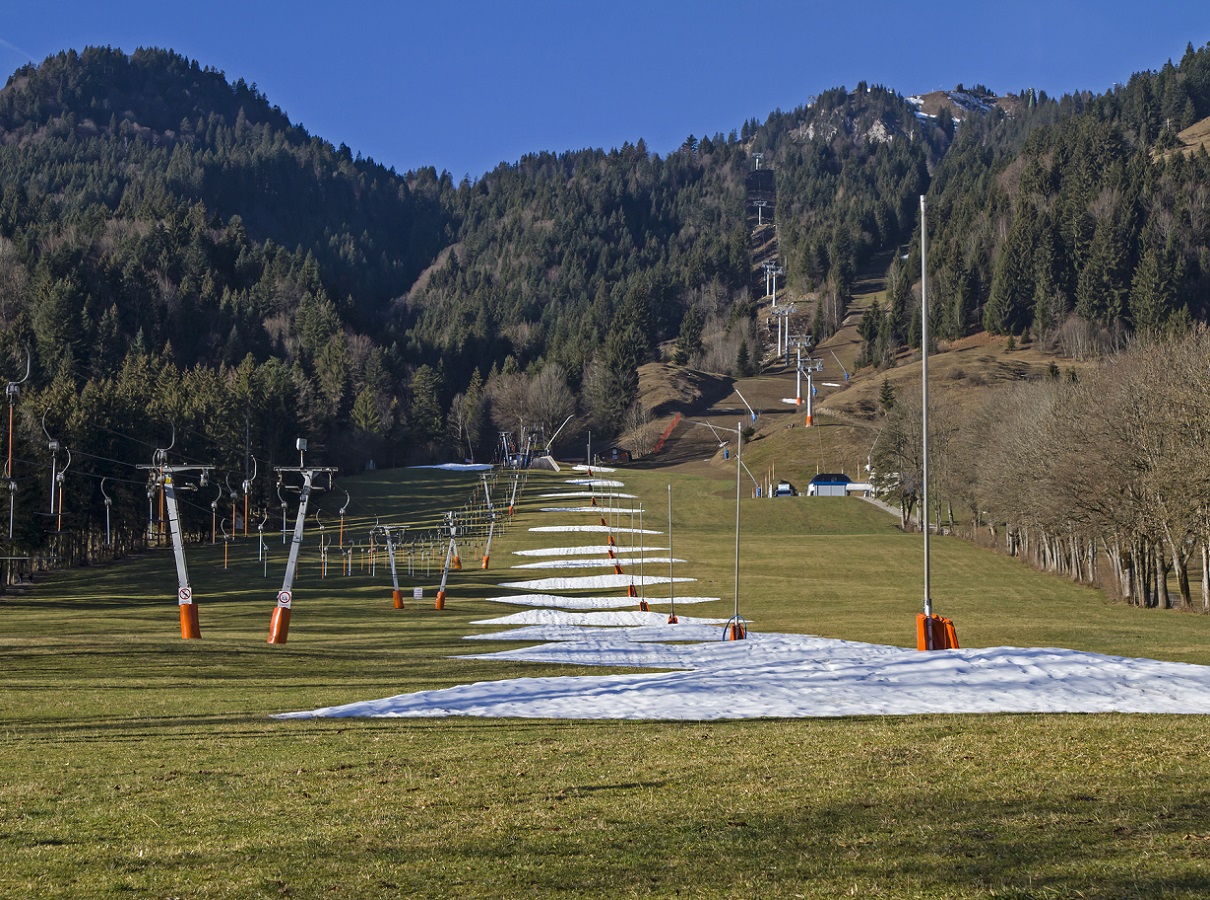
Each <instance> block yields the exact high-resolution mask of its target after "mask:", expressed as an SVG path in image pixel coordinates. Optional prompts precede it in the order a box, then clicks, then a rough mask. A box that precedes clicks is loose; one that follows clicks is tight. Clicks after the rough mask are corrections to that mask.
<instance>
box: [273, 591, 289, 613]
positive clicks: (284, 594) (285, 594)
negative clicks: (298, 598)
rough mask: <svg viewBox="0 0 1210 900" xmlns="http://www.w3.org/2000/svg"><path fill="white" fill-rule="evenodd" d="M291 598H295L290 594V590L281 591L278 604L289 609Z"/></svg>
mask: <svg viewBox="0 0 1210 900" xmlns="http://www.w3.org/2000/svg"><path fill="white" fill-rule="evenodd" d="M291 599H293V598H292V597H291V596H290V592H289V591H280V592H279V593H278V595H277V605H278V606H284V607H286V608H287V609H288V608H289V606H290V600H291Z"/></svg>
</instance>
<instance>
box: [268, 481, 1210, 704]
mask: <svg viewBox="0 0 1210 900" xmlns="http://www.w3.org/2000/svg"><path fill="white" fill-rule="evenodd" d="M442 468H444V467H442ZM488 468H490V467H488ZM595 471H602V470H600V469H596V470H595ZM580 483H587V482H580ZM592 483H594V484H602V485H608V486H610V487H614V486H616V487H621V486H622V484H621V482H592ZM546 511H550V512H556V511H557V512H588V511H592V512H597V513H600V512H602V510H601V509H600V508H599V507H571V508H566V509H557V510H556V509H552V510H546ZM530 531H531V532H572V531H583V532H592V533H602V532H610V531H616V532H629V533H635V531H636V530H635V529H625V528H619V529H610V528H608V527H607V526H604V525H600V526H597V525H590V526H584V525H580V526H565V525H556V526H548V527H539V528H531V529H530ZM645 533H647V534H657V533H658V532H654V531H647V532H645ZM653 549H657V548H653ZM601 552H603V551H602V549H601V548H599V547H560V548H551V549H547V550H535V551H520V552H519V553H518V555H534V556H548V557H551V556H553V557H558V556H587V555H590V554H593V553H601ZM634 561H635V560H633V559H630V558H627V559H618V560H612V559H611V560H601V561H598V560H595V559H590V560H582V559H570V560H566V559H565V560H558V559H555V560H550V559H548V560H546V561H543V562H539V563H529V564H525V565H518V566H514V567H513V568H571V567H580V566H595V565H614V564H622V565H633V564H634ZM646 561H647V562H656V561H657V560H652V559H647V560H646ZM663 561H667V558H665V559H664V560H663ZM693 580H694V579H691V578H676V579H669V578H664V577H657V576H637V577H636V576H635V575H616V574H615V575H593V576H576V577H568V578H543V579H537V580H534V581H516V582H505V583H504V584H502V585H501V587H506V588H519V589H522V590H529V591H540V592H544V593H529V594H519V595H513V596H502V597H492V598H490V599H491V600H492V601H493V602H497V603H508V604H513V605H516V606H527V607H545V608H531V609H527V610H524V611H522V612H517V613H513V614H511V615H506V616H501V617H498V618H491V619H482V620H479V621H477V622H475V623H473V624H475V625H480V626H506V630H503V631H497V632H492V633H489V634H480V635H467V636H466V639H467V640H472V641H525V642H530V641H532V642H535V643H534V644H532V645H531V646H527V647H521V648H517V649H511V650H504V651H500V652H497V653H478V654H473V655H468V656H467V657H465V658H467V659H488V660H510V661H528V662H537V663H548V664H568V665H575V666H612V667H625V668H640V669H641V668H648V669H659V670H661V671H657V672H649V673H639V674H629V675H600V676H588V675H578V676H570V675H568V676H561V677H560V676H553V677H544V678H513V679H507V680H502V681H487V682H480V683H477V684H466V685H460V686H458V687H453V688H447V689H444V690H435V691H419V692H416V693H412V694H400V695H397V696H394V697H386V698H384V699H381V700H367V701H361V702H357V703H348V704H345V705H343V706H332V707H325V708H322V709H315V710H309V711H300V712H291V713H283V714H281V715H280V716H278V717H277V718H310V717H317V716H333V717H340V716H397V717H402V716H407V717H436V716H482V717H500V718H557V719H660V720H688V721H704V720H714V719H751V718H763V717H779V718H805V717H820V716H869V715H914V714H923V713H1080V712H1120V713H1130V712H1139V713H1181V714H1198V715H1208V714H1210V666H1195V665H1188V664H1184V663H1169V662H1160V661H1157V660H1152V659H1129V658H1125V657H1120V656H1105V655H1102V654H1097V653H1087V652H1082V651H1078V650H1064V649H1055V648H1047V649H1038V648H1032V649H1031V648H1020V647H990V648H975V649H962V650H943V651H934V652H929V653H921V652H918V651H915V650H905V649H903V648H901V647H891V646H885V645H879V644H865V643H858V642H854V641H841V640H834V639H827V638H820V637H814V636H811V635H797V634H761V633H759V632H752V631H749V632H748V636H747V638H746V639H744V640H740V641H728V640H723V637H724V636H725V635H726V634H727V629H726V628H725V625H724V620H722V619H708V618H700V617H689V616H679V622H678V624H675V625H671V624H668V613H667V612H666V610H667V609H669V607H671V606H672V605H673V600H672V599H671V598H668V597H661V598H655V597H651V598H647V601H648V603H649V604H650V605H651V606H652V607H653V609H652V611H650V612H642V611H637V610H635V609H633V607H636V606H638V604H639V602H640V601H639V598H637V597H601V596H596V597H561V596H558V595H556V594H551V593H545V592H548V591H580V590H587V589H598V590H605V589H623V588H626V587H628V586H630V585H635V584H639V583H643V584H667V583H669V582H670V581H676V582H684V581H693ZM717 599H718V598H714V597H683V598H676V599H675V603H677V604H681V605H689V604H694V603H704V602H707V601H710V600H717ZM593 610H595V611H593ZM608 610H613V611H608ZM507 626H518V627H507Z"/></svg>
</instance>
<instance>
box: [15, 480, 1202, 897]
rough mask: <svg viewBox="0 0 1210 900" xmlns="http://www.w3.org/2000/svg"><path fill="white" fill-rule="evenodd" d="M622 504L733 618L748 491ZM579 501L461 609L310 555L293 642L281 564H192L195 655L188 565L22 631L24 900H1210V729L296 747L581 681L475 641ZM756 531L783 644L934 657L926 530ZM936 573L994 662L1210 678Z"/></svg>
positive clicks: (753, 729)
mask: <svg viewBox="0 0 1210 900" xmlns="http://www.w3.org/2000/svg"><path fill="white" fill-rule="evenodd" d="M621 477H622V478H624V479H625V480H626V481H627V483H628V487H627V489H628V490H631V491H632V492H634V493H638V494H639V495H640V496H641V497H642V498H643V503H644V506H645V508H646V509H647V510H648V512H647V513H646V514H645V517H644V518H645V524H647V525H648V526H650V527H654V528H659V529H664V528H665V526H666V522H665V518H666V515H665V512H664V510H665V502H666V486H667V484H668V483H669V482H670V481H671V483H672V484H673V491H674V503H675V522H674V526H675V533H674V541H675V547H674V549H675V551H676V556H678V557H681V558H685V559H688V560H690V561H692V566H691V567H690V566H685V567H681V569H679V570H678V574H689V573H691V574H693V575H694V576H695V577H698V578H699V579H700V582H699V584H696V585H692V586H688V585H687V586H685V587H681V588H678V592H681V593H685V594H688V593H693V594H699V593H705V594H714V595H716V596H719V597H721V598H722V599H721V600H720V601H719V602H718V603H717V604H710V605H708V606H701V605H698V606H695V607H693V608H692V609H691V610H687V612H688V613H689V614H692V615H701V614H705V615H719V616H726V615H729V614H730V610H731V604H732V572H733V564H734V556H733V553H734V544H733V536H734V532H733V527H734V482H730V483H729V484H728V482H726V481H715V480H711V479H706V478H693V477H687V476H681V475H672V476H669V475H667V474H665V473H660V472H652V471H644V472H626V473H623V474H622V476H621ZM560 483H561V477H558V476H553V475H550V476H542V475H536V474H535V476H533V478H532V479H531V482H530V486H529V490H528V496H527V498H526V500H525V502H524V503H523V505H522V506H521V508H520V521H519V523H518V525H517V526H515V527H513V528H510V529H508V530H507V531H506V533H504V534H503V535H502V536H500V537H499V538H498V539H497V544H496V545H495V546H494V547H493V552H492V562H493V569H492V570H491V571H489V572H483V571H482V570H481V569H479V568H478V567H477V565H476V563H477V561H478V560H477V559H476V558H474V557H473V556H472V555H471V553H470V552H468V551H475V552H481V549H476V548H469V547H468V548H466V549H464V552H463V557H464V561H465V562H466V565H467V568H466V569H464V570H463V571H462V572H461V573H457V574H456V575H455V576H453V577H452V578H451V582H450V587H449V602H448V606H447V609H446V610H445V611H443V612H437V611H435V610H433V609H432V597H433V592H434V588H435V585H436V581H437V574H436V573H435V572H433V573H431V576H430V577H429V578H424V577H421V578H419V579H417V580H416V581H412V580H408V579H406V578H405V579H404V587H405V594H406V595H408V604H407V607H408V608H406V609H404V610H395V609H393V608H392V605H391V599H390V581H389V575H388V572H387V569H386V568H385V566H381V565H380V567H379V569H378V573H377V577H376V578H374V579H373V580H371V579H370V577H369V575H368V574H361V573H360V572H359V573H358V574H355V575H354V576H353V577H351V578H344V577H338V576H335V575H332V576H330V577H329V578H327V579H323V580H321V579H320V578H319V577H318V574H317V565H316V562H315V559H314V554H315V544H314V543H312V542H308V544H306V545H304V567H303V570H302V573H301V576H300V578H299V581H298V583H297V585H296V589H295V609H294V615H293V621H292V623H291V628H290V636H289V641H288V642H287V643H286V644H285V645H281V646H271V645H268V644H266V643H265V638H266V636H267V633H268V626H269V616H270V613H271V611H272V608H273V598H274V596H275V594H276V590H277V588H278V587H279V586H280V579H281V564H282V562H283V560H284V554H283V553H282V550H283V548H282V545H281V543H280V534H278V535H277V538H276V543H275V542H274V540H273V538H270V548H271V550H272V551H273V553H274V557H273V560H272V562H271V565H270V570H269V577H268V578H267V579H266V578H264V577H263V576H262V574H261V571H262V570H261V568H260V567H259V566H258V564H257V563H256V547H255V543H254V542H252V541H248V542H244V541H242V540H241V541H239V542H237V543H236V544H235V545H234V546H233V547H232V549H231V560H232V564H231V568H229V569H228V570H225V571H224V570H223V568H222V548H221V547H209V546H203V547H192V548H190V572H191V575H192V581H193V585H194V589H195V593H196V595H197V597H198V598H199V602H200V604H201V605H200V620H201V627H202V636H203V637H202V640H200V641H189V642H186V641H182V640H180V638H179V628H178V624H177V612H176V608H175V606H176V605H175V603H174V602H173V598H174V597H175V589H176V583H175V577H174V574H173V568H172V563H171V559H170V558H169V556H167V555H166V554H165V553H163V552H156V553H151V554H148V556H147V557H146V558H144V559H141V560H135V561H128V562H125V563H122V564H120V565H116V566H111V567H106V568H102V569H93V570H80V571H73V572H68V573H63V574H61V575H57V576H56V577H54V578H53V579H48V580H46V581H44V582H43V583H40V584H39V585H38V587H37V588H36V590H35V591H33V592H31V593H28V594H24V595H11V596H9V597H7V598H5V599H4V600H3V601H0V661H2V662H0V665H2V667H3V668H2V670H0V671H2V672H3V679H4V682H3V684H4V687H3V690H2V691H0V754H2V759H3V761H4V762H3V777H2V779H0V854H2V856H3V859H4V865H3V866H0V896H4V897H30V896H83V897H93V896H102V897H103V896H138V897H144V896H147V897H190V898H193V897H282V896H292V897H332V896H352V897H379V896H381V897H397V896H418V897H420V896H423V897H515V896H518V895H528V896H534V897H538V896H583V897H601V896H608V897H628V896H629V897H671V896H682V897H798V896H801V897H846V896H860V897H888V898H910V897H945V898H951V897H952V898H958V897H1013V898H1026V897H1038V898H1042V897H1122V898H1126V897H1139V898H1142V897H1190V898H1192V897H1205V896H1207V895H1210V867H1208V865H1207V863H1208V858H1210V803H1208V802H1207V800H1208V799H1210V798H1208V797H1207V793H1208V789H1207V788H1206V787H1205V785H1206V784H1207V783H1210V778H1208V776H1210V755H1208V753H1207V751H1206V749H1205V748H1206V746H1207V739H1208V738H1210V734H1208V731H1210V729H1208V728H1207V722H1206V720H1205V719H1204V718H1202V717H1164V716H1112V715H1103V716H1102V715H1098V716H1068V715H1050V716H918V717H910V718H897V717H884V718H874V717H870V718H855V719H836V720H826V719H825V720H796V721H781V720H777V721H757V722H716V723H700V724H694V723H658V722H652V723H630V722H628V723H612V722H600V723H596V722H585V723H565V722H550V721H518V720H505V721H496V720H475V719H448V720H321V721H278V720H274V719H271V718H269V716H270V714H271V713H273V712H278V711H282V710H289V709H307V708H312V707H316V706H323V705H330V704H336V703H343V702H348V701H352V700H360V699H368V698H374V697H384V696H389V695H392V694H396V693H400V692H405V691H414V690H421V689H426V688H434V687H443V686H447V685H452V684H460V683H467V682H472V681H480V680H487V679H495V678H504V677H514V676H519V675H538V674H552V673H564V674H570V673H572V672H573V671H576V670H572V669H567V668H553V667H547V666H538V665H533V664H519V663H507V662H495V661H484V660H462V659H455V658H452V657H453V656H455V655H457V654H459V653H467V652H474V651H476V650H480V649H483V648H484V647H485V645H484V644H482V643H476V642H473V641H467V640H464V639H463V637H462V636H463V635H466V634H470V633H475V632H477V631H478V630H479V628H480V626H474V625H472V624H471V622H472V621H473V620H475V619H478V618H485V617H487V616H492V615H501V614H504V613H507V612H508V611H509V608H508V607H504V606H501V605H499V604H494V603H487V602H485V601H484V599H483V598H485V597H487V596H492V595H496V594H499V593H502V592H503V591H501V590H500V589H498V588H496V587H494V585H495V584H496V582H498V581H500V580H506V579H505V578H504V577H503V576H504V570H505V567H506V566H507V565H508V564H509V562H510V560H509V555H510V551H512V550H515V549H520V548H522V547H527V546H539V545H542V544H551V543H559V542H561V541H562V542H565V543H576V542H581V541H585V540H586V539H585V538H584V537H583V536H575V535H567V536H565V537H564V536H560V535H555V536H554V540H552V536H551V535H541V536H539V535H533V534H530V533H529V532H527V531H526V530H525V526H528V525H530V524H537V523H541V522H543V521H545V519H546V518H553V517H543V516H542V515H541V514H539V513H537V512H536V511H534V510H536V508H537V506H538V505H540V503H539V501H537V500H536V494H537V493H538V492H539V491H541V490H547V489H551V488H553V487H554V486H556V485H559V484H560ZM472 484H473V479H472V478H471V477H469V476H465V475H462V476H457V475H454V476H451V475H443V474H438V473H432V472H411V473H406V474H404V473H377V474H376V475H375V476H374V477H373V478H372V479H370V478H366V479H358V480H356V481H351V482H350V483H349V489H350V491H351V492H353V493H354V506H353V508H352V510H353V511H354V512H355V513H356V515H355V516H353V515H351V516H350V519H349V522H348V523H347V524H348V533H349V535H350V537H351V536H353V535H354V534H355V533H357V534H359V535H360V536H359V537H358V539H362V537H363V536H364V534H365V531H366V528H367V527H368V525H369V524H372V522H373V520H374V516H375V515H376V514H377V515H381V516H382V517H383V519H382V520H383V521H384V522H385V521H392V522H394V521H414V522H421V521H424V522H429V521H432V520H434V516H435V514H436V513H437V512H439V511H440V510H441V509H442V508H443V507H447V506H449V505H456V503H455V504H451V503H450V501H449V497H451V496H456V497H457V498H458V502H460V501H461V499H463V498H464V497H465V496H466V494H467V493H469V490H470V487H471V485H472ZM343 499H344V498H343V494H340V495H339V496H338V497H333V496H331V495H329V496H328V497H326V498H325V500H324V505H325V507H331V508H332V509H334V508H335V507H338V506H339V505H340V503H342V502H343ZM334 501H335V506H332V504H333V502H334ZM546 503H548V501H541V504H546ZM379 510H380V511H381V512H378V511H379ZM741 514H742V517H743V523H744V534H743V545H742V547H743V550H742V578H741V587H742V596H741V612H742V613H743V614H744V615H745V616H746V617H747V618H748V619H749V620H750V622H751V625H752V627H753V628H754V629H756V630H766V631H771V630H788V631H801V632H810V633H816V634H822V635H827V636H832V637H843V638H849V639H857V640H871V641H880V642H890V643H897V644H900V645H904V646H907V645H910V644H911V643H912V642H913V641H914V632H913V626H914V622H913V619H914V615H915V612H916V609H917V607H918V606H919V597H920V594H921V588H920V577H919V557H920V552H919V551H920V538H919V536H910V535H902V534H900V533H898V532H897V531H896V530H895V527H894V526H895V519H894V517H892V516H889V515H887V514H885V513H883V512H881V511H879V510H877V509H875V508H874V507H873V506H870V505H869V504H864V503H861V502H859V501H854V500H829V499H810V500H808V499H794V500H784V499H783V500H765V501H751V500H745V501H744V504H743V507H742V513H741ZM625 519H626V520H627V521H624V522H623V524H629V521H628V520H629V517H628V516H627V517H625ZM324 521H325V522H326V523H327V524H328V527H329V529H331V527H332V521H333V515H332V514H331V513H329V514H325V515H324ZM583 521H585V522H590V521H592V516H591V515H585V516H584V518H583ZM657 541H658V543H659V544H660V545H661V546H663V545H665V542H664V541H663V540H662V539H652V542H653V543H654V542H657ZM622 543H623V546H625V543H626V541H625V540H623V541H622ZM933 548H934V554H933V555H934V591H933V593H934V598H935V602H936V604H937V607H938V610H939V611H940V612H942V613H944V614H947V615H951V616H953V618H954V619H955V621H956V622H957V624H958V628H959V636H960V637H961V638H962V640H963V642H964V643H965V644H969V645H992V644H1026V645H1037V644H1042V645H1060V646H1071V647H1078V648H1081V649H1089V650H1097V651H1101V652H1108V653H1120V654H1129V655H1148V656H1155V657H1159V658H1165V659H1174V660H1181V661H1188V662H1199V663H1208V662H1210V651H1207V649H1206V647H1207V645H1208V644H1210V642H1208V641H1207V638H1208V637H1210V635H1208V634H1207V627H1208V626H1210V619H1208V618H1207V617H1202V616H1195V615H1188V614H1180V613H1173V612H1166V613H1165V612H1159V611H1144V610H1136V609H1133V608H1130V607H1126V606H1123V605H1118V604H1113V603H1109V602H1107V601H1106V600H1105V599H1104V598H1102V597H1101V596H1100V595H1099V594H1097V593H1095V592H1092V591H1089V590H1087V589H1083V588H1079V587H1077V586H1075V585H1072V584H1070V583H1067V582H1065V581H1062V580H1057V579H1052V578H1048V577H1045V576H1042V575H1039V574H1037V573H1033V572H1031V571H1029V570H1028V569H1025V568H1024V567H1022V566H1020V565H1019V564H1017V563H1015V562H1013V561H1011V560H1008V559H1004V558H1001V557H998V556H995V555H993V554H989V553H986V552H984V551H981V550H978V549H976V548H973V547H969V546H967V545H965V544H962V543H960V542H957V541H951V540H938V541H935V542H934V545H933ZM333 568H335V566H333ZM510 574H512V573H510ZM525 577H531V576H529V575H527V576H525ZM414 585H419V586H421V587H423V588H424V590H425V592H426V594H425V596H426V600H425V602H424V604H422V605H420V606H418V605H417V604H414V603H412V602H411V599H410V589H411V587H412V586H414ZM654 590H655V592H657V593H661V594H663V593H665V591H664V590H663V589H662V588H657V589H654ZM483 630H492V629H490V627H487V628H484V629H483ZM506 646H512V645H511V644H501V643H499V642H492V643H491V645H490V649H503V648H504V647H506ZM580 671H583V670H580Z"/></svg>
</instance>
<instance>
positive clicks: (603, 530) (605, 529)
mask: <svg viewBox="0 0 1210 900" xmlns="http://www.w3.org/2000/svg"><path fill="white" fill-rule="evenodd" d="M590 508H591V507H590ZM529 530H530V531H534V532H538V531H541V532H552V531H569V532H570V531H575V532H581V533H586V534H663V533H664V532H662V531H652V530H651V529H650V528H610V527H609V526H608V525H537V526H535V527H533V528H531V529H529Z"/></svg>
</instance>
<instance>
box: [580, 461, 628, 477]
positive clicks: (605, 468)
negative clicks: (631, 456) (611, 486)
mask: <svg viewBox="0 0 1210 900" xmlns="http://www.w3.org/2000/svg"><path fill="white" fill-rule="evenodd" d="M571 469H572V471H573V472H589V473H592V472H603V473H604V474H606V475H612V474H613V473H614V472H616V471H617V469H611V468H610V467H609V466H586V465H584V464H583V463H580V464H579V465H578V466H572V467H571Z"/></svg>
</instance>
